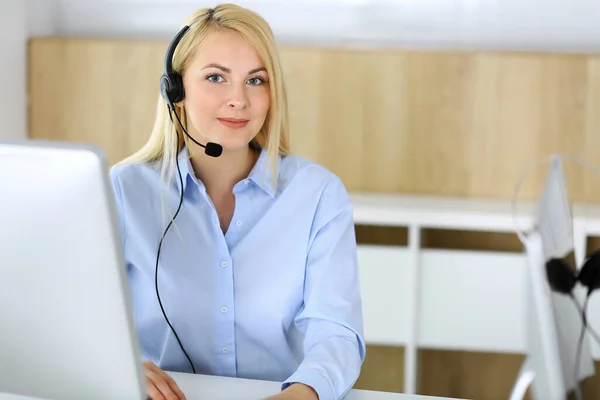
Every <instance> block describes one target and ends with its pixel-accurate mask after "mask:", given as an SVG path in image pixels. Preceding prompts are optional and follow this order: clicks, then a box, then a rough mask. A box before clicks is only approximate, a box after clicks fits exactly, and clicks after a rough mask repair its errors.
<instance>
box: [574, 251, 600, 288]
mask: <svg viewBox="0 0 600 400" xmlns="http://www.w3.org/2000/svg"><path fill="white" fill-rule="evenodd" d="M578 280H579V282H581V284H582V285H584V286H586V287H587V288H588V290H589V292H591V291H593V290H595V289H598V288H600V251H596V252H594V253H592V254H591V255H590V256H589V257H588V258H587V259H586V260H585V262H584V263H583V267H581V270H580V271H579V275H578Z"/></svg>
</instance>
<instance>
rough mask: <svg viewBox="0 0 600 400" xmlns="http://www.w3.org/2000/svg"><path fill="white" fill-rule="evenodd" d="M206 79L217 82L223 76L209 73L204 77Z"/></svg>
mask: <svg viewBox="0 0 600 400" xmlns="http://www.w3.org/2000/svg"><path fill="white" fill-rule="evenodd" d="M206 79H208V80H209V81H211V82H213V83H219V82H221V80H222V79H223V78H222V77H221V76H220V75H209V76H207V77H206Z"/></svg>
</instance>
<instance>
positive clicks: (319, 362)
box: [282, 177, 366, 400]
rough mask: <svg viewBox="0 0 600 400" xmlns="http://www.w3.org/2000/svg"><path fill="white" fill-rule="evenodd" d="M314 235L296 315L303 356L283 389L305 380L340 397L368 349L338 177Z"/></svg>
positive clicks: (349, 218) (331, 398)
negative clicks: (302, 301) (302, 337)
mask: <svg viewBox="0 0 600 400" xmlns="http://www.w3.org/2000/svg"><path fill="white" fill-rule="evenodd" d="M311 238H312V241H311V243H310V245H309V251H308V257H307V264H306V274H305V287H304V304H303V307H302V308H301V310H300V312H299V313H298V315H297V316H296V318H295V320H294V322H295V324H296V326H297V327H298V329H299V330H300V331H302V332H303V333H304V336H305V339H304V359H303V361H302V363H301V364H300V366H299V367H298V369H297V370H296V371H295V373H294V374H292V376H290V377H289V378H288V379H287V380H286V381H285V382H283V384H282V389H285V388H287V387H288V386H290V385H291V384H292V383H296V382H297V383H303V384H305V385H308V386H310V387H312V388H313V389H314V390H315V391H316V392H317V394H318V396H319V399H320V400H338V399H341V398H343V397H344V396H345V395H346V394H347V393H348V391H349V390H350V389H351V388H352V386H353V385H354V383H355V382H356V380H357V379H358V376H359V374H360V370H361V366H362V363H363V361H364V358H365V353H366V347H365V342H364V338H363V317H362V304H361V303H362V301H361V296H360V287H359V274H358V261H357V249H356V237H355V231H354V218H353V209H352V206H351V202H350V198H349V196H348V194H347V192H346V190H345V188H344V186H343V184H342V182H341V180H340V179H339V178H338V177H334V178H333V179H332V180H331V181H330V182H329V184H328V185H327V187H326V188H325V190H324V193H323V195H322V198H321V201H320V203H319V206H318V208H317V212H316V215H315V219H314V223H313V233H312V235H311Z"/></svg>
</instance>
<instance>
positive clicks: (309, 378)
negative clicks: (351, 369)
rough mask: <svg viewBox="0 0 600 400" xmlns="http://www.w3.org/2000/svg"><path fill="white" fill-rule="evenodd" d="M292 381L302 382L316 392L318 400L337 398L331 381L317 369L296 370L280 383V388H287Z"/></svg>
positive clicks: (335, 399) (333, 399) (334, 399)
mask: <svg viewBox="0 0 600 400" xmlns="http://www.w3.org/2000/svg"><path fill="white" fill-rule="evenodd" d="M293 383H303V384H305V385H307V386H310V387H311V388H313V389H314V391H315V392H317V395H318V396H319V400H338V399H337V398H336V396H335V391H334V390H333V387H332V386H331V383H330V382H329V380H328V379H327V378H325V377H324V376H323V374H322V373H320V372H318V371H302V370H298V371H296V372H295V373H294V374H293V375H292V376H290V377H289V378H288V379H287V380H286V381H285V382H283V384H282V385H281V390H285V389H287V388H288V387H289V386H291V385H292V384H293Z"/></svg>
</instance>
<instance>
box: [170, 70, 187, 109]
mask: <svg viewBox="0 0 600 400" xmlns="http://www.w3.org/2000/svg"><path fill="white" fill-rule="evenodd" d="M170 78H171V90H172V92H171V93H172V96H173V97H172V101H173V104H175V103H179V102H180V101H181V100H183V99H184V97H185V93H184V90H183V78H182V77H181V75H179V74H178V73H173V74H171V76H170Z"/></svg>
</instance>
